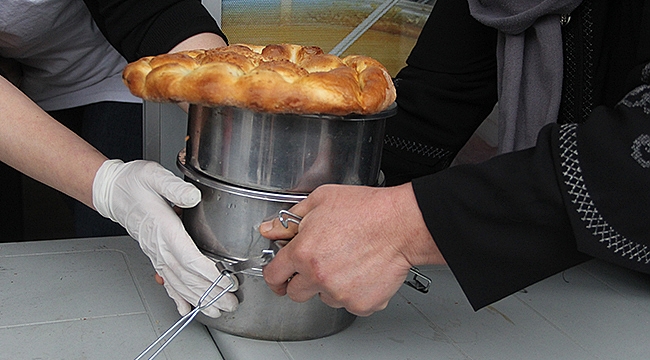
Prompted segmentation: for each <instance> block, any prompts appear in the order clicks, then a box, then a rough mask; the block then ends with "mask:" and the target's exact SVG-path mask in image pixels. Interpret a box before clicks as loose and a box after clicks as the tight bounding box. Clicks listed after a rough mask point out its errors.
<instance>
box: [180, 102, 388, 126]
mask: <svg viewBox="0 0 650 360" xmlns="http://www.w3.org/2000/svg"><path fill="white" fill-rule="evenodd" d="M193 107H194V108H207V109H210V111H214V110H216V109H233V110H235V111H241V112H249V113H252V114H260V115H265V116H285V117H298V118H301V119H304V120H310V119H314V120H318V121H322V120H330V121H349V122H355V121H372V120H385V119H388V118H390V117H392V116H394V115H395V114H397V103H396V102H393V103H392V104H390V105H389V106H388V107H387V108H386V109H384V110H382V111H380V112H378V113H375V114H368V115H361V114H349V115H329V114H292V113H263V112H257V111H254V110H251V109H247V108H240V107H235V106H205V105H200V104H190V109H192V108H193ZM190 113H191V112H189V111H188V117H189V118H191V117H192V116H191V115H190Z"/></svg>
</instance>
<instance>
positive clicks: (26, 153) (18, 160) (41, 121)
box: [0, 77, 106, 209]
mask: <svg viewBox="0 0 650 360" xmlns="http://www.w3.org/2000/svg"><path fill="white" fill-rule="evenodd" d="M0 94H2V96H0V114H1V115H0V129H2V131H0V161H2V162H4V163H6V164H8V165H9V166H11V167H14V168H16V169H17V170H19V171H21V172H23V173H24V174H26V175H27V176H30V177H32V178H34V179H36V180H38V181H41V182H43V183H45V184H47V185H49V186H51V187H53V188H55V189H57V190H59V191H62V192H63V193H65V194H67V195H70V196H71V197H73V198H75V199H78V200H79V201H81V202H82V203H84V204H86V205H87V206H89V207H91V208H93V209H94V206H93V203H92V183H93V179H94V177H95V173H96V172H97V169H99V167H100V166H101V165H102V163H103V162H104V161H105V160H106V157H104V155H102V154H101V153H100V152H99V151H97V150H96V149H95V148H93V147H92V146H90V145H89V144H88V143H86V142H85V141H84V140H83V139H81V138H80V137H78V136H77V135H76V134H74V133H73V132H71V131H70V130H68V129H67V128H66V127H65V126H63V125H61V124H60V123H59V122H57V121H55V120H54V119H52V118H51V117H50V116H49V115H47V113H45V112H44V111H43V110H42V109H41V108H40V107H38V105H36V104H35V103H34V102H32V101H31V100H30V99H29V98H28V97H27V96H26V95H24V94H23V93H22V92H21V91H20V90H18V89H17V88H16V87H14V86H13V85H12V84H10V83H9V82H8V81H7V80H6V79H5V78H4V77H0Z"/></svg>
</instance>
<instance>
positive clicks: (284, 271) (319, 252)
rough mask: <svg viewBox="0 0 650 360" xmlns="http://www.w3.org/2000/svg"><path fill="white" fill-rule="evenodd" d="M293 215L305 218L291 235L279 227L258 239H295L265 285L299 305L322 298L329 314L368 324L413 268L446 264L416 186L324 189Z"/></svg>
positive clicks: (266, 228) (264, 230)
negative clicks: (342, 311)
mask: <svg viewBox="0 0 650 360" xmlns="http://www.w3.org/2000/svg"><path fill="white" fill-rule="evenodd" d="M290 211H291V212H292V213H294V214H297V215H300V216H302V217H303V219H302V221H301V223H300V225H299V226H298V225H295V224H291V225H289V228H288V229H285V228H284V227H283V226H282V224H281V223H280V221H279V220H277V219H276V220H273V221H272V222H267V223H264V224H262V225H261V226H260V232H261V234H262V236H264V237H266V238H269V239H272V240H277V239H289V238H292V237H293V240H292V241H290V242H289V243H288V244H287V245H286V246H285V247H284V248H283V249H282V250H280V251H279V252H278V254H277V256H276V257H275V259H274V260H273V261H272V262H271V263H270V264H269V265H267V266H266V267H265V269H264V279H265V280H266V282H267V284H268V285H269V287H270V288H271V290H273V291H274V292H275V293H277V294H279V295H285V294H287V295H288V296H289V297H290V298H291V299H292V300H294V301H297V302H304V301H307V300H309V299H310V298H312V297H313V296H314V295H316V294H318V295H319V296H320V298H321V300H322V301H323V302H324V303H326V304H327V305H329V306H332V307H336V308H340V307H345V308H346V309H347V310H348V311H350V312H351V313H353V314H356V315H360V316H367V315H370V314H372V313H373V312H375V311H378V310H382V309H384V308H385V307H386V306H387V305H388V302H389V300H390V299H391V298H392V297H393V295H394V294H395V293H396V292H397V290H398V289H399V288H400V286H401V285H402V283H403V282H404V279H405V278H406V276H407V274H408V272H409V269H410V267H411V266H413V265H416V264H426V263H444V260H443V259H442V256H441V255H440V254H439V252H438V249H437V247H436V246H435V243H434V242H433V239H432V238H431V235H430V234H429V232H428V231H427V229H426V226H425V224H424V221H423V219H422V215H421V213H420V210H419V208H418V206H417V203H416V201H415V196H414V195H413V190H412V188H411V185H410V184H406V185H402V186H399V187H393V188H373V187H363V186H344V185H325V186H321V187H319V188H317V189H316V190H315V191H313V192H312V193H311V194H310V195H309V196H308V198H307V199H305V200H304V201H302V202H300V203H299V204H297V205H295V206H294V207H292V208H291V209H290ZM294 235H295V237H294Z"/></svg>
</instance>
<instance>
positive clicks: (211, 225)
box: [177, 152, 307, 260]
mask: <svg viewBox="0 0 650 360" xmlns="http://www.w3.org/2000/svg"><path fill="white" fill-rule="evenodd" d="M177 165H178V168H179V169H180V170H181V172H182V173H183V175H185V180H186V181H189V182H191V183H193V184H194V185H195V186H196V187H198V188H199V190H201V202H200V203H199V204H198V205H197V206H195V207H193V208H191V209H185V210H183V223H184V225H185V229H186V230H187V232H188V233H189V234H190V236H191V237H192V239H194V242H195V243H196V245H197V247H198V248H199V249H201V250H203V251H204V252H208V253H211V254H213V255H219V256H225V257H227V258H230V259H234V260H245V259H248V258H249V257H251V256H254V255H258V254H259V253H260V252H261V251H262V250H264V249H268V248H269V244H270V241H269V240H268V239H265V238H264V237H262V236H261V235H260V233H259V231H258V227H259V224H261V223H262V221H264V220H266V219H270V218H271V217H274V216H276V215H277V213H278V211H280V210H286V209H289V208H290V207H292V206H293V205H295V204H297V203H298V202H300V201H301V200H303V199H305V198H306V197H307V196H306V195H296V194H276V193H269V192H264V191H258V190H252V189H246V188H242V187H237V186H233V185H230V184H226V183H223V182H220V181H217V180H214V179H212V178H209V177H207V176H205V175H203V174H201V173H199V172H198V171H196V170H195V169H193V168H192V167H189V166H186V165H185V164H184V161H183V153H182V152H181V153H180V154H179V158H178V161H177Z"/></svg>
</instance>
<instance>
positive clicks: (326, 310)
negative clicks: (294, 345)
mask: <svg viewBox="0 0 650 360" xmlns="http://www.w3.org/2000/svg"><path fill="white" fill-rule="evenodd" d="M207 256H208V257H210V258H212V260H213V261H215V262H217V263H219V262H222V261H227V260H225V259H223V258H221V257H219V256H214V255H211V254H207ZM235 276H236V277H237V279H238V281H239V288H238V290H237V291H236V292H235V295H236V296H237V298H238V299H239V307H238V308H237V310H235V311H233V312H222V313H221V316H220V317H218V318H216V319H214V318H210V317H208V316H206V315H205V314H203V313H199V314H198V315H197V316H196V320H197V321H199V322H200V323H202V324H204V325H206V326H208V327H210V328H213V329H217V330H220V331H223V332H226V333H229V334H233V335H238V336H243V337H246V338H251V339H260V340H276V341H295V340H309V339H317V338H321V337H325V336H328V335H332V334H335V333H338V332H340V331H342V330H344V329H346V328H347V327H348V326H350V325H351V324H352V322H354V319H356V316H355V315H353V314H351V313H349V312H347V311H346V310H345V309H335V308H331V307H329V306H327V305H325V304H324V303H323V302H322V301H321V300H320V299H319V298H318V297H314V298H312V299H311V300H309V301H307V302H304V303H297V302H294V301H292V300H291V299H290V298H289V297H288V296H282V297H280V296H277V295H276V294H274V293H273V292H272V291H271V290H270V289H269V288H268V286H267V285H266V283H265V282H264V278H263V277H262V276H261V275H260V274H259V273H251V272H243V273H239V274H237V275H235Z"/></svg>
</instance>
